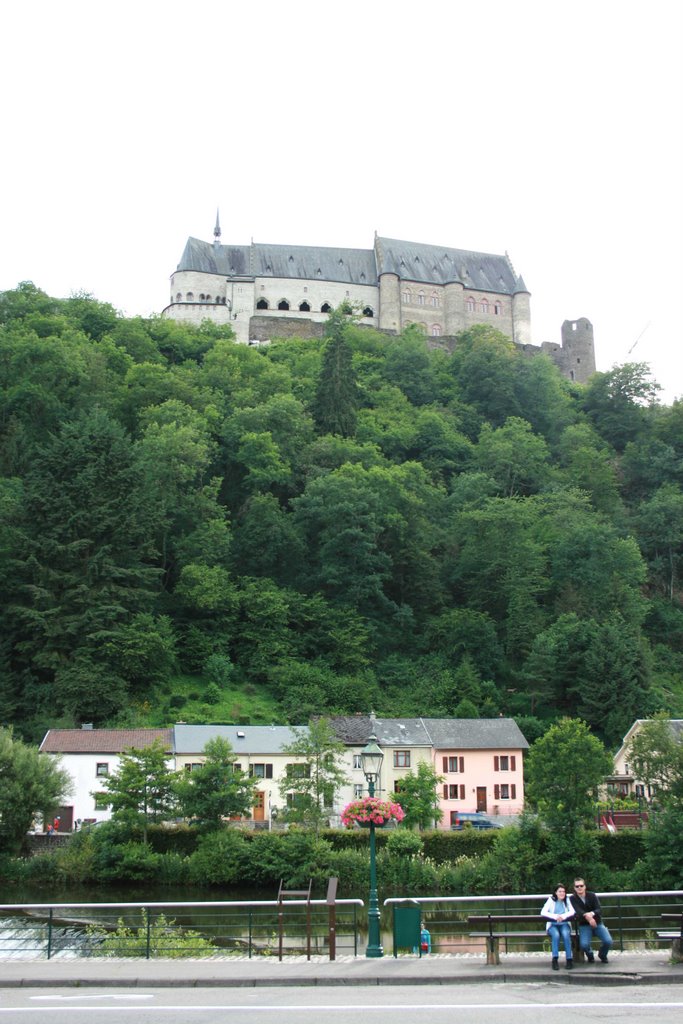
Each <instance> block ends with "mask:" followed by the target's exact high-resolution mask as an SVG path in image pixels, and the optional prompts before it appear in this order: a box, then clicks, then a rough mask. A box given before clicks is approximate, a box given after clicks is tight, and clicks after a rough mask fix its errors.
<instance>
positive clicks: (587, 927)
mask: <svg viewBox="0 0 683 1024" xmlns="http://www.w3.org/2000/svg"><path fill="white" fill-rule="evenodd" d="M569 898H570V900H571V902H572V906H573V907H574V910H575V911H576V919H577V922H578V925H579V946H580V947H581V949H582V951H583V952H584V953H585V954H586V960H587V961H588V963H589V964H592V963H593V961H594V960H595V956H594V954H593V950H592V949H591V941H592V939H593V936H595V938H596V939H599V940H600V949H599V950H598V959H599V960H600V961H601V963H603V964H606V963H607V954H608V953H609V951H610V949H611V948H612V936H611V935H610V933H609V930H608V929H607V926H606V925H604V924H603V923H602V915H601V913H600V909H601V908H600V900H599V899H598V897H597V895H596V893H594V892H590V891H589V890H588V889H587V888H586V883H585V881H584V879H583V878H575V879H574V892H573V893H572V895H571V896H570V897H569Z"/></svg>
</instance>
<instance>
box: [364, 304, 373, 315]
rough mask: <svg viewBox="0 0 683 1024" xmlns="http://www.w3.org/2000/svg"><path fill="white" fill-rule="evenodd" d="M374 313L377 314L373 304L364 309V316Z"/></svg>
mask: <svg viewBox="0 0 683 1024" xmlns="http://www.w3.org/2000/svg"><path fill="white" fill-rule="evenodd" d="M374 315H375V311H374V309H373V308H372V306H366V307H365V309H364V310H363V316H374Z"/></svg>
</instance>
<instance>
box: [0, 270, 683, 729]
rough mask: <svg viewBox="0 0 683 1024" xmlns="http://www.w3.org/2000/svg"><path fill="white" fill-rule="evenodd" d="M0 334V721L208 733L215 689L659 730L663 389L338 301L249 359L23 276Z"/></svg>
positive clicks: (668, 676) (670, 520) (677, 411)
mask: <svg viewBox="0 0 683 1024" xmlns="http://www.w3.org/2000/svg"><path fill="white" fill-rule="evenodd" d="M0 325H1V326H0V388H1V390H2V408H1V410H0V515H1V516H2V527H1V533H0V587H1V590H2V602H1V603H2V611H1V613H0V614H1V615H2V647H1V649H0V723H13V724H14V726H15V729H16V731H17V732H18V733H20V734H22V735H24V736H25V737H27V738H30V739H36V738H40V737H42V734H43V733H44V731H45V729H46V728H48V727H50V726H58V725H60V726H68V725H71V724H74V725H78V724H80V723H81V722H84V721H86V722H93V723H95V724H97V725H105V724H106V725H135V724H153V725H162V724H169V723H172V722H173V721H175V720H176V719H178V718H180V717H182V718H184V719H185V720H186V721H187V720H192V717H193V715H194V718H195V720H198V719H199V718H202V717H203V719H204V720H206V721H216V720H217V719H216V718H215V717H214V716H213V714H212V710H211V709H212V707H216V706H218V702H219V699H220V690H221V687H222V686H225V685H227V683H228V682H229V683H230V685H232V686H235V685H237V686H240V687H242V688H244V689H245V690H247V691H248V692H250V693H251V694H252V695H257V696H258V695H259V694H262V695H263V696H264V697H267V698H268V701H269V707H270V708H275V709H276V710H277V713H278V715H279V718H280V720H281V721H282V722H287V721H289V722H293V723H300V722H303V721H305V720H306V719H307V717H308V715H309V714H310V713H311V712H315V713H320V712H327V713H353V712H355V711H363V712H367V711H368V710H370V709H371V708H372V709H374V710H375V711H376V712H377V713H378V714H382V715H387V716H399V715H430V716H442V715H448V716H458V715H460V716H463V717H468V716H474V715H476V714H481V715H486V716H490V715H497V714H499V713H502V714H505V715H514V716H515V717H516V718H517V720H518V721H519V722H520V725H521V726H522V729H523V730H524V731H525V733H526V735H527V737H528V739H529V740H533V739H534V738H535V736H537V735H538V734H539V733H540V732H541V731H543V729H544V728H545V727H546V725H547V723H548V722H549V721H550V720H552V719H553V718H555V717H557V716H559V715H562V714H566V713H570V714H572V715H576V716H580V717H583V718H584V719H585V720H586V721H587V722H588V723H589V724H590V726H591V727H592V728H593V729H594V730H595V732H596V733H597V734H598V735H599V736H600V737H601V738H602V739H604V740H605V741H606V742H607V743H608V744H610V745H613V746H614V745H615V744H618V742H619V741H620V740H621V737H622V736H623V734H624V733H625V731H626V729H627V728H628V727H629V726H630V724H631V723H632V721H633V719H634V718H635V717H642V716H644V715H647V714H649V713H651V712H653V711H655V710H657V709H664V710H667V711H668V712H670V713H671V714H672V715H674V716H676V717H683V610H682V607H681V592H680V590H679V573H680V569H681V562H682V559H683V494H682V491H681V485H682V483H683V402H677V403H675V404H674V405H673V406H671V407H663V406H661V405H659V404H657V403H656V394H657V387H656V385H655V384H654V383H653V382H652V381H651V380H650V378H649V376H648V372H647V367H646V366H644V365H643V364H629V365H625V366H622V367H619V368H617V369H614V370H613V371H611V372H609V373H599V374H596V376H595V377H594V378H593V380H592V381H591V382H590V383H589V384H588V385H586V386H584V387H582V386H579V385H575V384H570V383H569V382H567V381H565V380H563V379H562V378H561V377H560V376H559V374H558V372H557V371H556V369H555V367H554V366H553V364H552V363H551V362H550V361H549V360H547V359H546V358H545V357H536V358H529V357H526V356H524V355H522V354H520V352H519V351H518V350H517V349H515V348H514V346H512V344H511V343H510V342H509V341H508V340H507V339H505V338H504V337H503V336H502V335H500V334H498V333H497V332H495V331H493V330H491V329H490V328H487V327H478V328H474V329H472V330H471V331H469V332H466V333H465V334H463V335H462V336H461V337H460V339H459V343H458V345H457V347H456V350H455V352H454V353H453V354H449V353H446V352H443V351H429V350H428V349H427V346H426V343H425V341H424V339H423V338H422V336H421V335H420V334H419V333H416V332H414V331H413V329H408V330H407V331H406V332H404V334H403V335H402V336H400V337H397V338H393V337H387V336H385V335H382V334H379V333H375V332H373V331H371V330H367V329H364V328H360V327H358V326H356V325H355V324H354V322H353V319H352V318H351V317H349V316H348V315H345V314H344V312H343V311H338V312H336V313H335V314H333V315H332V316H331V317H330V321H329V325H328V339H327V340H326V341H318V340H307V341H301V340H288V341H283V342H273V343H272V344H271V345H270V346H264V347H262V348H258V349H257V348H251V347H248V346H244V345H238V344H236V343H234V342H233V341H232V340H231V336H230V330H229V329H226V328H219V327H216V326H214V325H210V324H206V325H205V326H203V327H202V328H200V329H194V328H191V327H188V326H183V325H179V324H176V323H174V322H172V321H167V320H161V319H150V320H142V319H123V318H121V317H119V316H117V314H116V313H115V311H114V310H113V309H112V307H111V306H109V305H107V304H104V303H100V302H97V301H95V300H93V299H92V298H90V297H88V296H74V297H72V298H70V299H67V300H56V299H53V298H50V297H49V296H47V295H45V294H44V293H42V292H41V291H39V290H38V289H36V288H35V287H34V286H33V285H31V284H23V285H21V286H20V287H19V288H18V289H17V290H15V291H11V292H5V293H2V294H1V295H0ZM598 344H599V340H598ZM188 676H189V677H194V688H195V690H196V691H197V692H198V694H199V696H200V697H201V698H202V699H203V700H204V702H205V703H204V704H203V705H202V704H200V705H198V707H200V708H203V710H202V711H195V712H193V713H192V714H189V715H188V713H186V712H187V709H184V710H182V712H181V710H180V709H181V707H182V703H183V699H182V698H181V699H180V700H179V699H178V698H177V693H176V684H177V680H178V679H185V680H186V679H187V677H188ZM217 694H218V696H217Z"/></svg>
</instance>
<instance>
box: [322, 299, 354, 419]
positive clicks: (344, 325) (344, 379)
mask: <svg viewBox="0 0 683 1024" xmlns="http://www.w3.org/2000/svg"><path fill="white" fill-rule="evenodd" d="M349 313H350V309H349V307H347V306H344V305H342V306H340V307H339V308H338V309H335V310H334V312H332V313H330V318H329V320H328V322H327V331H326V335H327V338H328V341H327V345H326V346H325V350H324V352H323V364H322V368H321V371H320V377H319V378H318V386H317V389H316V394H315V400H314V402H313V409H312V412H313V418H314V420H315V423H316V426H317V428H318V431H319V433H321V434H341V436H342V437H351V436H352V435H353V434H354V432H355V429H356V410H357V408H358V387H357V384H356V377H355V374H354V370H353V366H352V353H351V346H350V345H349V343H348V340H347V337H346V333H347V329H348V317H349Z"/></svg>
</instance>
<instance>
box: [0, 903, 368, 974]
mask: <svg viewBox="0 0 683 1024" xmlns="http://www.w3.org/2000/svg"><path fill="white" fill-rule="evenodd" d="M362 907H363V900H360V899H341V900H335V901H334V903H333V904H332V905H331V904H330V902H329V901H328V900H324V899H315V900H310V901H308V900H288V901H287V904H286V907H285V909H284V911H283V906H282V904H281V903H279V902H278V901H277V900H261V901H235V902H228V901H218V900H216V901H207V902H199V903H198V902H192V903H188V902H161V903H159V902H148V903H3V904H0V959H3V958H12V959H19V958H23V959H43V958H47V959H48V960H50V959H53V958H55V957H72V958H73V957H107V956H110V957H141V958H144V959H151V958H152V957H172V958H178V957H221V958H222V957H226V956H246V957H249V958H251V957H254V956H280V957H281V956H282V955H283V954H284V955H301V954H302V953H303V954H305V955H308V956H310V955H324V956H329V958H330V959H334V957H335V956H336V954H337V953H352V954H353V955H357V953H358V946H359V941H360V940H359V920H358V917H359V915H358V910H359V908H362ZM283 918H284V929H283ZM283 935H284V939H283V938H282V936H283Z"/></svg>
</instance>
